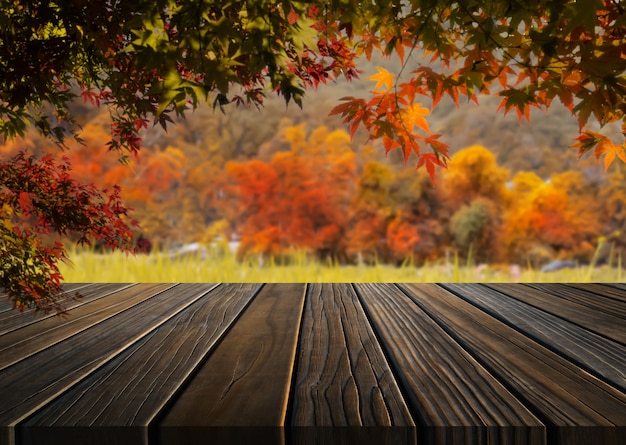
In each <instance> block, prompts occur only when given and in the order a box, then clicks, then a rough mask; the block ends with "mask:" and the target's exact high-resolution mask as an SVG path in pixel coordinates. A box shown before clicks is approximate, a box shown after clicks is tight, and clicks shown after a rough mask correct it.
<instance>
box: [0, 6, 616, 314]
mask: <svg viewBox="0 0 626 445" xmlns="http://www.w3.org/2000/svg"><path fill="white" fill-rule="evenodd" d="M1 5H2V7H1V8H0V117H1V119H0V134H2V135H3V136H4V137H5V138H6V137H8V138H11V137H16V136H17V137H20V136H24V135H25V133H26V131H27V129H28V127H33V128H35V129H36V130H38V131H39V132H40V133H41V134H42V135H44V136H47V137H50V138H52V139H53V140H54V141H56V142H58V143H59V144H60V145H61V146H63V145H64V144H65V139H66V137H68V136H72V135H74V136H75V135H76V134H77V127H76V125H75V120H74V118H73V116H72V114H71V112H70V106H69V105H70V104H71V102H72V101H74V100H75V99H76V98H77V97H80V96H82V98H83V99H84V100H85V101H87V102H91V103H93V104H95V105H99V104H102V105H106V106H108V107H109V109H110V113H111V119H112V125H111V137H110V140H109V142H108V144H109V147H110V148H111V149H112V150H114V151H118V152H119V153H120V154H121V156H123V157H124V156H127V154H131V155H132V154H135V155H136V154H137V152H138V150H139V149H140V142H141V141H140V138H139V136H138V133H139V131H140V130H141V129H142V128H145V127H146V126H147V125H148V124H149V123H150V122H153V123H158V124H160V125H162V126H164V127H165V126H166V125H167V124H168V122H171V121H173V118H172V116H175V115H181V114H183V113H184V111H185V110H186V109H187V108H189V107H194V106H195V105H197V104H198V103H199V102H202V101H209V102H211V103H213V105H214V106H215V107H220V108H224V107H225V106H226V105H227V104H229V103H235V104H243V105H246V104H247V105H257V106H260V105H262V103H263V99H264V97H265V95H266V92H267V91H275V92H277V93H278V94H281V95H283V96H284V98H285V99H286V100H287V102H289V101H291V100H293V101H295V102H296V103H297V104H301V103H302V100H303V96H304V91H305V89H306V88H311V87H313V88H315V87H317V86H319V85H320V84H323V83H326V82H327V81H329V80H333V79H335V78H337V77H339V76H344V77H346V78H348V79H351V78H354V77H356V76H357V74H358V68H357V61H358V60H357V56H359V55H361V54H364V55H365V56H366V57H368V58H369V57H371V56H372V54H373V52H375V51H380V52H383V53H386V54H391V53H396V54H397V55H398V56H399V57H400V58H401V59H402V60H403V61H408V60H410V58H409V57H407V56H408V55H410V53H411V51H414V50H415V49H419V50H421V51H426V52H427V53H429V54H431V55H432V58H433V60H435V61H437V63H436V64H433V66H417V67H410V66H409V64H408V63H405V64H404V65H403V69H402V73H397V74H402V76H395V75H394V74H392V73H389V72H387V71H385V70H384V69H380V70H379V72H378V74H376V75H375V76H374V78H373V79H374V80H375V81H376V87H375V91H374V92H373V94H372V96H371V97H369V98H345V99H344V101H343V102H342V103H341V104H340V105H338V106H337V107H336V108H335V109H334V110H333V113H335V114H339V115H341V116H343V117H344V119H345V120H346V122H347V123H348V124H349V126H350V129H351V132H352V133H354V131H356V129H357V128H358V127H359V126H361V125H362V126H363V127H365V128H366V129H367V130H368V131H369V133H370V135H371V137H372V138H380V139H382V141H383V143H384V146H385V148H386V149H387V150H394V149H400V150H402V152H403V155H404V158H405V160H408V159H409V157H410V156H411V154H413V155H415V156H416V158H417V162H416V163H417V166H418V167H422V166H423V167H425V168H426V169H427V171H428V172H429V174H430V175H431V176H433V175H434V174H435V169H436V167H437V166H443V165H445V163H446V159H447V147H446V146H445V144H443V143H442V142H441V141H440V140H439V135H437V134H432V133H431V132H430V129H429V126H428V122H427V120H426V117H425V116H426V115H427V114H428V112H429V107H427V106H423V105H422V104H421V103H420V102H419V100H418V98H419V97H420V96H421V95H425V96H428V97H429V98H431V99H432V103H431V105H430V106H435V105H436V104H437V103H438V102H439V101H440V100H441V99H442V98H443V97H444V96H450V97H452V98H453V99H454V100H455V101H458V100H459V98H460V97H461V96H466V97H467V98H468V99H471V100H477V98H478V96H479V95H482V94H490V93H493V94H498V95H500V96H501V97H502V108H503V109H504V111H505V112H506V111H509V110H515V111H516V112H517V113H518V115H519V116H520V118H522V117H526V118H528V116H529V110H530V108H531V107H538V108H547V107H549V106H550V104H551V103H552V101H553V100H555V99H556V100H560V101H561V102H562V103H563V104H564V105H565V106H566V107H567V108H569V109H570V110H571V112H572V113H573V114H574V115H575V116H576V117H577V119H578V121H579V123H580V131H581V134H580V136H579V137H578V142H577V143H576V145H577V147H578V148H579V151H580V152H581V153H585V152H593V153H595V155H596V156H598V157H600V156H604V160H605V163H606V164H607V165H608V164H609V163H610V162H611V161H612V160H613V159H614V158H615V157H616V156H618V157H620V158H622V159H626V156H625V155H624V142H623V141H614V140H612V139H609V138H607V137H605V136H603V135H602V134H601V133H600V132H599V131H591V130H588V129H586V126H587V123H588V121H589V119H590V118H593V119H595V120H596V121H597V122H598V123H599V124H600V125H605V124H608V123H611V122H622V125H623V127H622V128H623V132H625V133H626V124H624V111H625V102H624V91H625V89H626V79H625V76H624V70H625V67H626V44H625V39H626V14H624V6H623V4H622V2H620V1H618V0H589V1H584V2H581V1H574V0H532V1H528V2H520V1H515V2H511V1H509V0H458V1H450V2H440V1H436V0H376V1H372V0H369V1H360V0H359V1H357V0H324V1H321V0H318V1H301V2H300V1H273V0H272V1H270V0H259V1H242V2H237V1H235V2H232V1H228V2H226V1H219V0H218V1H213V2H201V1H197V2H192V1H181V0H154V1H137V2H114V1H111V0H89V1H88V0H55V1H48V0H45V1H43V0H2V3H1ZM16 162H19V160H14V161H10V162H9V163H7V164H4V165H7V166H10V165H12V164H14V163H16ZM3 168H5V169H6V170H5V172H4V173H3V174H4V175H11V174H14V173H13V172H14V170H10V169H8V167H3ZM51 168H54V167H51ZM22 191H25V192H26V193H27V194H29V196H30V194H31V192H30V191H28V190H22ZM93 192H94V193H96V192H97V190H94V191H93ZM0 193H2V194H3V198H2V200H3V205H4V206H5V207H7V208H8V210H7V211H6V212H5V213H4V214H3V215H6V214H10V215H11V216H10V217H9V216H3V217H2V221H3V222H2V230H3V233H10V234H11V235H10V236H17V233H18V232H19V231H20V230H22V229H24V230H25V229H27V228H28V227H29V220H28V218H27V217H26V215H24V214H23V212H22V213H20V209H19V204H18V203H17V201H16V200H15V199H13V198H10V196H12V195H10V194H11V193H15V191H10V190H6V189H5V188H3V189H2V190H0ZM21 196H23V197H24V198H23V201H24V202H26V195H21ZM41 199H42V200H45V199H46V198H45V197H41ZM31 200H32V197H31ZM35 201H36V199H35ZM88 205H89V204H85V206H88ZM86 208H87V207H86ZM35 210H37V209H35ZM9 222H10V224H9ZM22 233H24V232H23V231H22ZM12 246H13V247H12ZM0 248H1V249H2V250H1V252H2V255H1V257H2V258H3V263H2V269H1V274H2V275H1V279H0V280H1V282H0V284H1V285H2V286H3V287H5V288H6V289H7V290H8V291H9V297H10V298H12V299H13V301H17V300H16V299H17V298H22V300H20V301H21V302H22V303H24V304H34V305H37V304H38V302H39V301H40V299H39V298H38V295H39V294H38V293H36V292H35V293H27V294H21V293H19V292H18V293H16V289H18V288H19V287H20V286H21V287H22V288H28V283H27V282H28V280H26V282H23V281H24V280H23V279H21V278H20V279H19V280H18V279H17V278H15V275H14V274H13V273H12V272H11V270H10V268H9V266H7V265H10V264H12V263H11V262H10V261H9V262H6V257H7V255H9V256H11V255H13V256H16V255H17V256H19V247H18V246H15V245H13V244H11V243H8V244H7V242H4V241H3V244H2V245H1V247H0ZM36 250H37V249H36ZM57 258H58V257H57ZM49 260H50V261H52V262H53V261H54V257H49ZM26 275H28V273H27V274H26ZM45 276H46V275H45V274H44V277H45ZM48 277H49V278H50V277H51V276H50V275H48ZM44 281H45V279H44ZM19 295H22V296H21V297H20V296H19ZM28 295H30V296H28ZM31 297H32V298H31Z"/></svg>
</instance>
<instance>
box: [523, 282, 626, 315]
mask: <svg viewBox="0 0 626 445" xmlns="http://www.w3.org/2000/svg"><path fill="white" fill-rule="evenodd" d="M528 286H531V287H533V288H535V289H538V290H541V291H543V292H546V293H549V294H550V295H553V296H557V297H560V298H563V299H565V300H568V301H571V302H573V303H577V304H580V305H581V306H586V307H588V308H589V309H591V310H593V311H598V312H604V313H606V314H609V315H611V316H614V317H618V318H621V319H622V320H626V304H624V303H623V302H621V301H617V300H615V299H613V298H608V297H605V296H602V295H599V294H596V293H593V292H589V291H586V290H582V289H580V288H578V289H576V288H573V287H571V286H568V285H566V284H562V283H546V284H543V283H542V284H534V283H529V284H528Z"/></svg>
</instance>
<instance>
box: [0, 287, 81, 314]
mask: <svg viewBox="0 0 626 445" xmlns="http://www.w3.org/2000/svg"><path fill="white" fill-rule="evenodd" d="M92 285H93V284H92V283H63V284H62V285H61V287H62V288H63V290H64V291H65V292H67V293H69V294H70V295H73V294H74V292H76V291H79V290H80V289H81V288H86V287H87V286H92ZM59 301H60V302H63V301H66V299H65V298H61V299H60V300H59ZM10 311H14V307H13V303H12V302H11V301H10V300H8V297H7V294H6V292H3V291H0V320H1V319H2V318H3V317H4V316H5V315H7V314H6V313H7V312H10ZM27 312H34V309H24V312H23V313H27Z"/></svg>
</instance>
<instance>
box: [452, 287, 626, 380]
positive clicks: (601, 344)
mask: <svg viewBox="0 0 626 445" xmlns="http://www.w3.org/2000/svg"><path fill="white" fill-rule="evenodd" d="M443 287H444V288H446V289H448V290H450V291H453V292H454V293H455V294H457V295H460V296H461V297H462V298H463V299H465V300H467V301H469V302H470V303H471V304H473V305H475V306H477V307H479V308H480V309H481V310H483V311H485V312H487V313H488V314H490V315H492V316H494V317H496V318H497V319H498V320H501V321H503V322H504V323H506V324H507V325H508V326H511V327H512V328H514V329H515V330H517V331H520V332H522V333H524V334H525V335H527V336H528V337H529V338H532V339H534V340H535V341H537V342H539V343H541V344H542V345H543V346H546V347H547V348H548V349H550V350H552V351H553V352H556V353H557V354H559V355H561V356H563V357H565V358H567V359H568V360H570V361H572V362H574V363H576V364H577V365H578V366H580V367H581V368H583V369H586V370H587V371H588V372H590V373H592V374H596V375H599V376H601V377H602V378H603V379H604V380H605V381H607V382H609V383H611V384H612V385H614V386H615V387H617V388H619V389H620V390H621V391H622V392H626V375H625V374H624V372H625V365H624V364H625V363H626V347H624V346H623V345H621V344H619V343H616V342H614V341H611V340H609V339H607V338H605V337H602V336H600V335H597V334H594V333H593V332H589V331H587V330H586V329H583V328H581V327H580V326H578V325H575V324H573V323H570V322H568V321H566V320H563V319H562V318H560V317H557V316H555V315H552V314H549V313H547V312H544V311H542V310H540V309H537V308H535V307H533V306H530V305H528V304H525V303H522V302H520V301H517V300H515V299H513V298H506V297H504V296H503V295H502V294H501V293H500V292H497V291H495V290H493V289H490V288H488V287H486V286H484V285H480V284H444V285H443Z"/></svg>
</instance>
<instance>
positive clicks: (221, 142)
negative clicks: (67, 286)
mask: <svg viewBox="0 0 626 445" xmlns="http://www.w3.org/2000/svg"><path fill="white" fill-rule="evenodd" d="M422 62H423V61H421V60H413V61H412V62H411V63H415V64H419V63H422ZM377 65H381V66H384V67H385V68H386V69H388V70H389V71H391V72H398V71H399V69H400V66H399V64H398V63H397V62H394V61H390V60H382V59H378V60H374V61H373V62H371V63H366V64H364V65H363V66H365V72H364V73H363V75H362V76H361V78H362V79H363V80H360V81H355V82H352V83H347V82H339V83H337V84H335V85H328V86H326V87H323V88H320V89H319V90H317V91H309V92H308V93H307V97H306V98H305V101H304V107H303V109H299V108H298V107H297V106H296V105H295V104H290V105H289V107H286V106H285V102H284V100H283V99H282V98H277V97H268V100H267V102H266V105H265V107H264V109H262V110H257V109H245V108H235V107H234V106H228V107H226V108H225V110H224V111H225V113H222V112H221V111H220V109H219V108H217V109H216V110H213V109H212V108H211V107H208V106H207V107H204V108H199V109H197V110H195V111H194V112H191V111H190V112H189V113H188V114H187V118H186V119H185V120H182V121H180V122H177V124H176V125H172V126H171V127H169V128H168V130H167V131H164V130H163V129H161V128H160V127H158V126H157V127H150V128H149V129H147V130H145V132H144V134H143V149H142V150H141V152H140V157H139V158H138V159H131V160H130V162H129V164H128V165H124V164H122V163H120V162H119V160H118V158H117V156H116V154H114V153H109V152H108V150H107V145H106V142H107V141H108V140H109V133H110V120H109V114H108V111H107V110H106V109H105V108H101V109H97V108H93V107H92V106H91V105H90V104H86V105H83V104H76V105H75V108H74V110H73V112H74V114H75V115H76V116H78V117H79V120H80V123H81V125H82V127H83V132H82V138H83V139H84V145H80V144H78V143H75V144H74V146H73V147H72V148H71V149H70V150H69V151H66V152H60V150H59V149H58V148H57V147H56V146H54V145H53V144H51V143H48V142H45V141H43V140H41V139H38V138H37V137H36V136H35V135H34V133H33V134H32V135H31V136H29V137H28V138H26V139H25V140H19V141H11V142H7V143H5V144H3V145H1V146H0V155H1V156H3V157H8V156H11V155H12V154H14V153H16V152H17V151H18V150H22V149H26V150H28V151H29V152H34V153H36V154H42V153H44V152H52V153H55V154H56V155H58V156H62V155H65V156H68V157H69V159H70V161H71V164H72V167H73V170H74V174H75V176H76V177H77V178H78V179H81V180H83V181H85V182H95V183H96V184H98V185H101V186H106V187H110V186H112V185H114V184H119V185H120V186H121V187H122V196H123V198H124V201H125V204H126V205H128V206H129V207H132V208H133V209H134V212H133V214H132V216H133V217H134V218H135V219H137V220H138V221H139V222H140V225H141V227H140V229H138V231H137V236H138V237H141V239H143V240H148V241H149V242H150V243H151V246H152V250H151V253H150V255H152V256H153V257H156V255H165V257H166V258H168V259H169V260H176V259H181V258H188V257H193V258H194V261H196V263H194V264H196V266H195V267H199V269H200V270H205V269H206V263H207V262H210V263H211V264H212V267H216V268H217V269H220V265H219V264H220V261H225V258H228V261H230V262H231V263H232V264H233V265H236V264H239V265H242V267H244V266H246V267H253V266H254V267H256V268H257V269H258V268H263V267H269V265H272V267H278V265H282V266H288V265H294V264H307V265H309V266H310V265H311V264H313V265H315V264H322V265H323V264H327V265H330V267H331V268H335V269H337V268H339V269H337V270H341V271H342V272H341V273H336V274H335V275H331V276H330V278H320V279H330V280H332V281H342V278H348V281H349V280H350V278H352V277H350V276H348V275H345V274H344V272H345V271H346V270H348V268H349V267H367V266H370V267H382V266H385V267H392V268H396V267H403V268H410V269H411V271H412V272H411V273H412V275H409V279H411V277H413V278H414V279H416V280H442V279H443V280H458V279H463V278H464V277H465V278H466V279H468V280H476V281H478V280H481V279H486V278H489V277H488V276H486V275H485V274H486V273H487V274H488V273H492V274H493V277H495V278H496V279H501V280H505V281H508V280H520V279H522V280H523V279H524V276H523V275H522V274H523V273H524V271H541V270H543V271H544V272H546V273H547V272H550V271H551V270H556V269H565V268H573V269H576V268H581V267H582V268H583V269H584V273H583V274H582V275H579V276H576V277H573V276H570V278H576V279H577V278H584V279H595V280H600V279H602V278H603V277H602V276H597V275H595V276H594V275H590V272H589V271H591V270H596V269H597V268H602V267H604V268H605V269H607V270H611V271H612V272H615V273H619V275H610V276H607V279H608V280H612V281H615V280H619V281H621V269H622V267H621V261H622V252H623V251H624V246H625V245H626V205H625V204H626V181H625V180H624V179H625V175H626V168H625V166H624V165H623V163H621V162H619V161H616V162H614V163H613V164H612V165H611V167H610V169H609V170H608V171H606V172H605V171H604V168H603V165H602V164H598V163H597V162H596V161H595V159H578V157H577V153H576V151H575V150H574V149H572V148H570V145H571V144H572V143H573V142H574V138H575V137H576V136H577V134H578V127H577V123H576V121H575V120H574V119H573V118H572V117H571V114H570V112H569V111H567V110H566V109H565V108H564V107H560V106H558V104H555V105H554V106H553V108H552V109H551V110H550V112H549V113H547V114H545V113H541V112H534V113H532V114H531V124H530V125H529V124H528V123H527V122H521V123H520V122H518V119H517V116H516V115H515V113H511V114H509V115H507V116H505V115H504V114H503V113H502V111H499V112H498V111H497V108H498V104H499V102H500V100H499V98H498V97H484V98H482V99H481V103H480V105H476V104H474V103H468V104H462V105H461V106H460V107H458V108H457V107H456V106H455V105H454V104H453V103H452V102H451V101H446V100H444V101H442V102H441V103H440V104H439V105H438V106H437V108H436V109H435V110H434V111H433V113H432V115H431V116H430V117H429V124H430V127H431V129H432V130H433V132H436V133H442V134H443V136H442V140H443V141H444V142H446V143H448V144H449V145H450V147H451V155H452V158H451V161H450V162H449V167H448V169H447V170H440V171H438V172H437V175H436V178H435V183H434V184H433V183H432V182H431V180H430V178H429V177H428V175H426V173H425V172H424V171H416V170H415V166H414V161H410V162H409V163H408V164H407V165H405V164H404V161H403V160H402V156H401V153H399V152H393V151H392V152H390V153H389V154H388V156H386V155H385V151H384V148H383V147H382V146H379V145H378V144H377V143H374V142H371V141H368V140H367V135H366V134H363V133H360V132H357V134H356V135H355V137H354V138H353V139H351V138H350V136H349V134H348V133H347V129H346V128H345V125H344V124H342V122H341V119H340V118H338V117H337V116H329V112H330V110H331V109H332V108H333V107H334V106H335V105H337V104H338V100H339V98H341V97H343V96H357V97H367V95H368V91H369V90H371V89H372V88H373V83H372V82H370V81H367V80H365V79H367V77H368V76H369V74H371V73H372V72H374V71H375V66H377ZM409 68H411V67H410V66H409ZM424 103H425V105H426V106H429V102H428V101H427V100H426V98H425V102H424ZM603 131H604V132H609V134H610V132H611V131H617V130H616V129H611V128H608V129H603ZM411 162H413V164H412V163H411ZM70 250H71V251H72V260H73V262H74V265H68V266H67V267H66V268H64V271H63V273H64V276H66V278H68V280H69V281H73V280H74V281H75V280H81V278H89V281H116V280H113V279H111V278H110V277H108V278H106V277H105V279H102V280H98V277H94V276H93V274H95V273H98V270H99V269H102V268H101V267H98V266H97V264H101V263H97V262H96V263H95V264H96V265H95V266H90V267H92V269H89V267H88V266H87V265H81V264H82V263H81V258H82V259H85V258H87V257H86V255H87V254H89V255H103V254H106V253H107V252H103V251H102V249H101V248H100V246H92V247H91V248H90V250H89V251H88V252H86V251H80V250H75V249H74V248H73V247H70ZM81 255H83V256H81ZM150 255H149V256H150ZM99 258H100V259H99V260H98V261H102V258H101V257H99ZM120 258H121V257H120ZM120 258H117V257H116V261H117V262H120V261H122V260H121V259H120ZM132 261H137V260H132ZM198 261H199V262H200V264H204V266H197V262H198ZM202 262H204V263H202ZM148 264H153V265H152V266H144V267H152V268H153V269H154V268H155V267H156V266H154V264H155V263H148ZM229 267H236V266H229ZM424 267H426V268H431V269H427V270H433V271H434V270H437V271H440V272H441V274H434V272H433V274H429V273H428V272H425V269H424ZM81 268H82V271H83V272H81V273H83V275H80V274H79V275H72V274H76V273H78V272H79V271H80V270H81ZM123 268H124V269H125V268H127V267H126V266H124V267H123ZM186 268H187V269H189V266H187V267H186ZM221 268H222V272H223V271H224V266H223V265H222V266H221ZM432 268H435V269H432ZM437 268H438V269H437ZM461 268H464V269H463V270H465V269H467V270H470V271H471V273H470V274H469V275H466V276H465V275H462V270H461ZM118 273H119V271H118ZM179 273H180V272H179ZM302 273H303V274H305V275H304V276H306V274H311V273H313V272H312V269H310V268H309V269H304V270H303V272H302ZM150 277H151V276H148V275H143V276H139V277H135V278H137V279H139V280H141V281H148V280H149V279H151V278H150ZM289 277H292V278H293V274H291V275H288V276H286V277H285V279H287V280H289V279H288V278H289ZM369 277H370V278H367V276H365V279H373V280H383V281H386V278H388V277H391V275H385V274H382V275H381V273H380V271H379V272H378V275H370V276H369ZM131 278H133V277H131ZM154 278H155V279H157V280H158V278H159V275H156V276H155V277H154ZM218 278H220V277H218ZM221 278H224V277H221ZM225 278H226V281H229V279H228V278H229V277H228V276H226V277H225ZM245 278H246V276H245V273H243V272H241V273H239V275H232V276H231V278H230V281H233V280H236V281H239V280H240V279H245ZM312 278H314V277H309V281H311V280H312ZM393 278H395V277H393ZM550 278H552V277H551V276H549V277H548V279H550ZM190 279H193V278H190ZM261 279H263V276H261ZM558 279H559V280H561V281H567V280H568V279H567V277H566V278H565V279H563V278H562V277H559V278H558ZM352 280H354V278H352ZM291 281H293V279H292V280H291ZM313 281H314V280H313ZM391 281H393V279H392V280H391Z"/></svg>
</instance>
